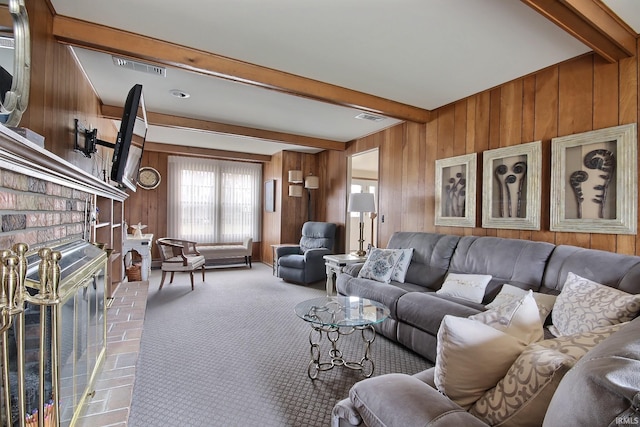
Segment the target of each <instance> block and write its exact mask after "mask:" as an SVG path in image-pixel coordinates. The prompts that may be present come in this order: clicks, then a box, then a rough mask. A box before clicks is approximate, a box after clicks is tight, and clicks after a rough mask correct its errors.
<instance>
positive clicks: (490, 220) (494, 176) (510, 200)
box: [482, 141, 542, 230]
mask: <svg viewBox="0 0 640 427" xmlns="http://www.w3.org/2000/svg"><path fill="white" fill-rule="evenodd" d="M482 159H483V160H482V227H484V228H505V229H515V230H540V185H541V184H540V178H541V162H542V144H541V141H534V142H529V143H525V144H520V145H514V146H511V147H504V148H496V149H494V150H487V151H485V152H484V153H483V155H482Z"/></svg>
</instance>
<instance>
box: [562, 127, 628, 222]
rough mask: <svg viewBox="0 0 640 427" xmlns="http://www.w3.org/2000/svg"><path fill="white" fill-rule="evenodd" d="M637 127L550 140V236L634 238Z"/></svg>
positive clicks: (607, 129)
mask: <svg viewBox="0 0 640 427" xmlns="http://www.w3.org/2000/svg"><path fill="white" fill-rule="evenodd" d="M637 144H638V136H637V124H635V123H634V124H630V125H622V126H616V127H611V128H606V129H601V130H595V131H591V132H585V133H580V134H575V135H569V136H564V137H560V138H553V139H552V140H551V209H550V215H551V218H550V229H551V231H568V232H586V233H608V234H636V232H637V216H638V212H637V211H638V172H637V170H638V158H637Z"/></svg>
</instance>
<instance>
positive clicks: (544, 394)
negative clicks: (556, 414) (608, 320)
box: [469, 323, 624, 426]
mask: <svg viewBox="0 0 640 427" xmlns="http://www.w3.org/2000/svg"><path fill="white" fill-rule="evenodd" d="M623 325H624V324H622V323H619V324H617V325H613V326H606V327H603V328H597V329H594V330H593V331H591V332H584V333H581V334H575V335H570V336H566V337H559V338H553V339H549V340H544V341H539V342H537V343H535V344H531V345H530V346H528V347H527V348H526V349H525V350H524V351H523V352H522V354H521V355H520V356H519V357H518V359H517V360H516V361H515V362H514V363H513V365H512V366H511V368H509V371H508V372H507V374H506V375H505V376H504V378H503V379H502V380H500V381H499V382H498V384H496V386H495V387H494V388H493V389H491V390H489V391H488V392H487V393H485V394H484V395H483V396H482V397H481V398H480V399H478V401H477V402H476V403H475V404H474V405H473V407H472V408H471V410H470V411H469V412H471V413H472V414H473V415H475V416H476V417H478V418H480V419H482V420H483V421H484V422H486V423H487V424H489V425H517V426H540V425H542V420H543V418H544V414H545V412H546V411H547V407H548V406H549V402H550V401H551V397H552V396H553V394H554V393H555V391H556V388H557V387H558V384H559V383H560V380H561V379H562V377H563V376H564V374H565V373H566V372H567V371H568V370H569V369H570V368H571V367H572V366H573V365H574V364H575V363H576V362H577V361H578V360H580V359H581V358H582V357H583V356H584V355H585V354H587V352H588V351H589V350H591V349H592V348H594V347H595V346H596V345H598V344H599V343H600V342H602V341H603V340H605V339H606V338H607V337H608V336H610V335H612V334H613V333H615V332H616V331H618V330H619V329H620V328H621V327H622V326H623Z"/></svg>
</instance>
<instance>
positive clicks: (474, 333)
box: [434, 316, 527, 409]
mask: <svg viewBox="0 0 640 427" xmlns="http://www.w3.org/2000/svg"><path fill="white" fill-rule="evenodd" d="M526 346H527V344H526V343H524V342H522V341H520V340H518V339H517V338H515V337H513V336H511V335H509V334H505V333H504V332H502V331H499V330H497V329H495V328H492V327H491V326H488V325H485V324H484V323H481V322H478V321H476V320H470V319H464V318H460V317H454V316H445V317H444V319H443V320H442V325H441V326H440V330H439V331H438V344H437V350H436V351H437V356H436V366H435V377H434V378H435V384H436V387H437V388H438V390H439V391H440V392H441V393H443V394H444V395H446V396H447V397H449V398H450V399H451V400H453V401H454V402H455V403H457V404H458V405H460V406H461V407H463V408H465V409H468V408H469V407H471V405H473V403H474V402H475V401H476V400H478V399H479V398H480V397H482V395H483V394H484V393H485V392H486V391H487V390H489V389H491V388H493V387H495V385H496V384H497V382H498V381H500V379H501V378H502V377H504V375H505V374H506V373H507V371H508V370H509V367H510V366H511V365H512V364H513V362H514V361H515V360H516V359H517V358H518V356H519V355H520V353H521V352H522V350H524V348H525V347H526Z"/></svg>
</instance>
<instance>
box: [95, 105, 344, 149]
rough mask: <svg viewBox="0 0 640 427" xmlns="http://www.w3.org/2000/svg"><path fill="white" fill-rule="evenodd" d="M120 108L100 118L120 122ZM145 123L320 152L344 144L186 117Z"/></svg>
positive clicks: (108, 108)
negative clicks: (312, 149)
mask: <svg viewBox="0 0 640 427" xmlns="http://www.w3.org/2000/svg"><path fill="white" fill-rule="evenodd" d="M122 112H123V108H122V107H115V106H112V105H103V106H102V111H101V113H102V116H103V117H106V118H110V119H115V120H120V118H122ZM147 121H148V122H149V124H151V125H156V126H164V127H170V128H178V129H196V130H202V131H207V132H215V133H220V134H225V135H239V136H246V137H250V138H255V139H263V140H267V141H269V142H282V143H285V144H295V145H301V146H304V147H313V148H319V149H321V150H337V151H344V150H345V148H346V145H347V144H346V143H345V142H340V141H333V140H330V139H322V138H313V137H309V136H302V135H293V134H290V133H284V132H275V131H269V130H262V129H254V128H249V127H244V126H236V125H228V124H224V123H217V122H211V121H207V120H198V119H190V118H187V117H179V116H172V115H169V114H160V113H152V112H149V111H148V112H147Z"/></svg>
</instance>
